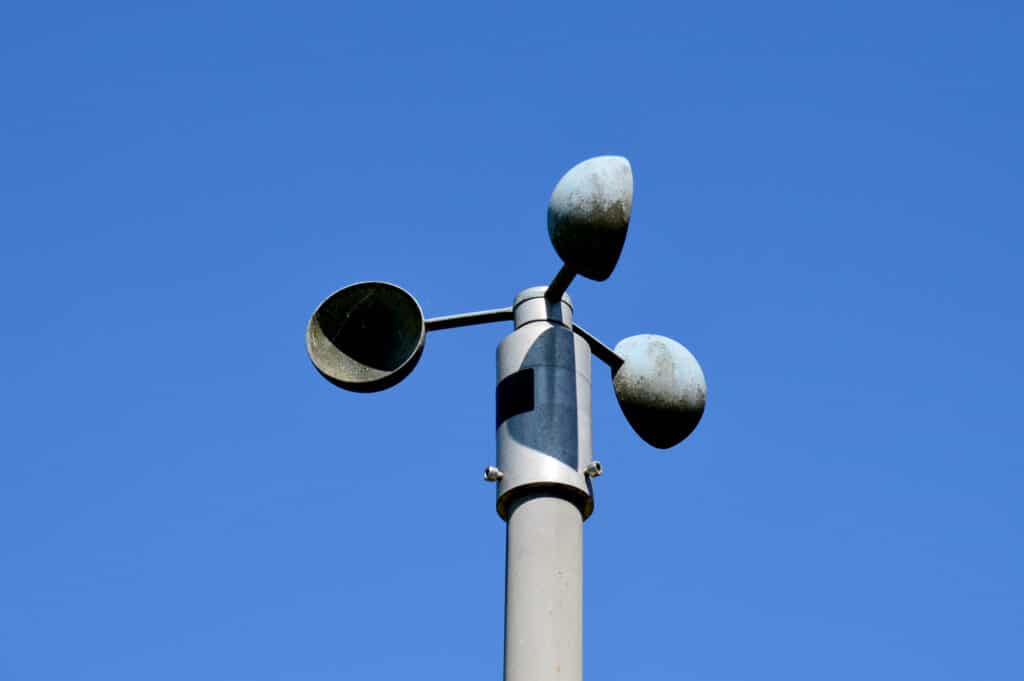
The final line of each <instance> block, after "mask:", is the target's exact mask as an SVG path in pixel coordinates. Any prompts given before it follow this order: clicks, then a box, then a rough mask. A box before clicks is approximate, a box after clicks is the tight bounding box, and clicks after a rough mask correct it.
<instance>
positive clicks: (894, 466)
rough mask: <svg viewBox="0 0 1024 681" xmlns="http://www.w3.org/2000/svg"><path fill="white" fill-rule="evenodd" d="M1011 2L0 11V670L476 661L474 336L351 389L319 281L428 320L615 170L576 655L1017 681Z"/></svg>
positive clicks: (1017, 238)
mask: <svg viewBox="0 0 1024 681" xmlns="http://www.w3.org/2000/svg"><path fill="white" fill-rule="evenodd" d="M1022 14H1024V12H1022V9H1021V6H1020V5H1019V4H1018V3H1009V2H1002V3H938V4H936V3H924V2H919V3H913V2H896V3H878V2H860V3H811V2H781V3H780V2H776V3H750V2H724V3H701V4H692V3H687V4H681V3H674V4H670V3H650V4H647V3H633V4H628V5H627V4H621V3H620V4H614V5H613V4H610V3H608V4H602V3H515V4H503V5H500V6H499V5H493V4H491V3H439V4H428V3H420V4H411V3H374V4H371V3H362V4H358V5H356V4H352V3H344V2H341V3H291V4H284V3H277V4H272V3H235V2H218V1H214V2H204V3H138V2H134V3H128V2H123V3H112V2H95V3H60V2H56V3H45V2H44V3H22V4H21V5H19V6H15V7H10V8H8V9H6V11H5V12H4V15H5V17H4V20H3V21H2V22H0V83H2V85H3V101H4V104H3V106H2V107H0V159H2V160H0V224H2V226H3V230H2V235H3V236H2V242H0V244H2V248H0V285H2V287H3V290H4V291H5V294H4V296H3V300H4V304H5V310H4V314H3V318H2V321H0V324H2V331H3V333H2V335H0V339H2V340H0V342H2V347H3V349H4V352H3V360H2V369H3V372H2V375H3V385H4V390H3V391H2V392H0V400H2V407H3V413H4V414H5V415H6V418H5V419H4V420H3V424H4V425H3V428H2V429H0V433H2V435H0V437H2V439H0V443H2V446H0V515H2V518H3V519H4V520H3V522H2V523H0V604H2V607H0V678H3V679H4V680H5V681H86V680H97V681H117V680H122V679H123V680H126V681H136V680H138V679H147V680H148V681H158V680H161V679H168V680H175V681H177V680H179V679H183V678H189V679H210V680H216V681H233V680H238V681H262V680H271V679H287V680H289V681H291V680H294V679H303V680H306V681H315V680H319V679H367V678H372V679H377V678H379V679H407V678H442V679H482V678H492V679H496V678H500V673H501V672H500V670H501V653H502V648H501V645H502V607H503V579H504V576H503V568H504V556H503V552H504V526H503V523H502V522H501V520H500V519H499V518H498V517H497V515H496V514H495V513H494V498H493V493H494V490H493V488H492V487H491V486H490V485H488V484H487V483H485V482H483V481H482V479H481V471H482V470H483V468H484V466H486V465H488V464H491V463H493V457H494V436H493V432H492V431H493V391H494V351H495V346H496V344H497V342H498V341H499V340H500V338H501V337H502V335H503V334H504V333H506V332H507V331H508V330H509V329H510V327H508V326H488V327H479V328H472V329H462V330H452V331H444V332H438V333H436V334H431V335H430V337H429V338H428V339H427V346H426V351H425V353H424V356H423V359H422V361H421V363H420V365H419V366H418V367H417V369H416V370H415V371H414V372H413V374H412V375H411V376H410V377H409V378H408V379H407V380H406V381H405V382H403V383H402V384H400V385H399V386H398V387H396V388H395V389H393V390H390V391H387V392H383V393H380V394H374V395H355V394H350V393H344V392H342V391H339V390H337V389H335V388H333V387H332V386H330V385H329V384H327V383H326V382H325V381H323V380H322V379H320V378H319V376H318V375H317V374H316V373H315V372H314V371H313V369H312V367H311V366H310V364H309V362H308V359H307V358H306V356H305V353H304V347H303V333H304V329H305V324H306V321H307V319H308V316H309V314H310V313H311V312H312V310H313V309H314V307H315V306H316V305H317V303H318V302H319V301H320V300H321V299H322V298H323V297H324V296H325V295H327V294H328V293H330V292H331V291H332V290H334V289H336V288H338V287H340V286H343V285H345V284H348V283H352V282H355V281H361V280H367V279H384V280H389V281H393V282H395V283H398V284H400V285H402V286H403V287H405V288H407V289H408V290H410V291H411V292H412V293H413V294H414V295H415V296H417V298H418V299H419V300H420V302H421V304H422V306H423V308H424V310H425V312H426V313H427V314H428V315H441V314H450V313H455V312H461V311H468V310H474V309H482V308H491V307H503V306H506V305H509V304H511V301H512V298H513V297H514V295H515V293H516V292H517V291H518V290H520V289H522V288H525V287H527V286H532V285H536V284H542V283H545V282H547V281H548V280H549V279H550V278H551V276H552V275H553V274H554V272H555V270H556V269H557V267H558V264H559V262H558V259H557V256H556V255H555V253H554V251H553V249H552V248H551V246H550V244H549V243H548V239H547V234H546V225H545V219H544V211H545V205H546V201H547V198H548V195H549V193H550V191H551V189H552V187H553V186H554V183H555V182H556V181H557V180H558V178H559V176H560V175H561V174H562V173H563V172H564V171H565V170H567V169H568V168H569V167H571V166H572V165H573V164H575V163H576V162H578V161H580V160H582V159H584V158H587V157H589V156H593V155H597V154H608V153H611V154H622V155H625V156H627V157H628V158H629V159H630V160H631V162H632V164H633V170H634V175H635V178H636V196H635V202H634V212H633V222H632V224H631V226H630V232H629V237H628V239H627V242H626V246H625V249H624V252H623V255H622V258H621V260H620V262H619V266H618V269H617V270H616V272H615V274H614V275H613V276H612V277H611V278H610V279H609V280H608V281H606V282H603V283H594V282H589V281H577V282H576V283H574V285H573V287H572V289H571V294H572V296H573V298H574V300H575V302H576V313H577V320H578V321H579V322H580V323H581V324H583V325H584V326H586V327H587V328H588V329H589V330H590V331H592V332H594V333H595V334H597V335H598V336H600V337H601V338H602V339H603V340H605V341H606V342H607V343H609V344H614V343H615V342H617V341H618V340H619V339H621V338H623V337H625V336H630V335H633V334H637V333H660V334H664V335H668V336H671V337H673V338H675V339H677V340H679V341H680V342H682V343H683V344H685V345H686V346H687V347H688V348H690V349H691V350H692V351H693V353H694V354H695V355H696V356H697V358H698V359H699V360H700V361H701V363H702V365H703V368H704V371H705V374H706V375H707V379H708V386H709V400H708V410H707V412H706V414H705V417H704V420H703V422H702V423H701V425H700V427H699V428H698V430H697V431H696V432H695V433H694V435H693V436H692V437H691V438H690V439H689V440H687V441H686V442H685V443H683V444H682V445H680V446H679V447H677V448H675V449H673V450H670V451H667V452H663V451H658V450H654V449H651V448H649V447H648V446H646V445H644V444H643V443H642V442H641V441H640V440H639V438H637V437H636V436H635V435H634V434H633V433H632V431H631V430H630V429H629V426H628V424H627V423H626V421H625V419H624V418H623V417H622V415H621V414H620V413H619V410H618V407H617V405H616V403H615V400H614V396H613V393H612V390H611V382H610V380H609V377H608V376H607V372H606V371H605V369H604V367H603V365H600V364H595V367H594V371H595V381H594V419H595V432H594V438H595V454H596V456H597V457H598V458H600V459H601V461H602V463H603V464H604V467H605V475H604V476H603V477H602V478H601V479H600V480H599V481H597V484H596V495H597V497H596V498H597V503H596V511H595V513H594V515H593V517H592V518H591V519H590V520H588V521H587V524H586V528H585V547H586V556H585V669H586V678H587V679H588V681H610V680H616V679H623V680H631V681H632V680H636V679H694V680H701V681H745V680H748V679H749V680H755V679H756V680H758V681H764V680H766V679H779V680H785V681H797V680H803V679H806V680H808V681H820V680H821V679H830V680H831V681H840V680H846V679H849V680H851V681H852V680H856V681H862V680H863V679H866V678H871V679H894V680H895V679H899V680H901V681H902V680H904V679H908V678H919V679H928V680H929V681H944V680H957V681H1003V680H1006V681H1010V680H1014V681H1016V680H1018V679H1020V678H1022V677H1024V662H1022V658H1021V654H1020V645H1021V640H1022V637H1024V584H1022V577H1021V575H1022V574H1024V548H1022V538H1024V517H1022V512H1024V502H1022V500H1021V489H1022V483H1024V464H1022V461H1021V453H1022V446H1021V438H1020V390H1019V386H1020V384H1021V380H1022V378H1024V376H1022V364H1024V363H1022V361H1021V357H1020V348H1021V344H1022V341H1024V321H1022V315H1021V306H1020V294H1021V290H1022V286H1021V279H1022V277H1021V274H1020V270H1021V261H1022V254H1024V248H1022V246H1024V238H1022V236H1021V226H1022V223H1024V221H1022V218H1024V209H1022V206H1021V181H1022V177H1024V164H1022V161H1021V159H1022V156H1024V133H1022V128H1021V121H1022V119H1024V96H1022V94H1021V87H1020V67H1021V64H1022V63H1024V61H1022V57H1024V54H1022V52H1024V50H1022V48H1021V40H1020V36H1021V34H1022V29H1024V21H1022V19H1024V16H1022Z"/></svg>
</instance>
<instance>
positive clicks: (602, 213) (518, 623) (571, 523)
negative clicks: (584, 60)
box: [306, 156, 707, 681]
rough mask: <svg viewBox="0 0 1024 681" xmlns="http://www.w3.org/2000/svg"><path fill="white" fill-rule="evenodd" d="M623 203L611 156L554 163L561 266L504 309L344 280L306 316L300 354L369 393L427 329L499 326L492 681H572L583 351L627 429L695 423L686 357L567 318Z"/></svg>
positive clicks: (696, 401)
mask: <svg viewBox="0 0 1024 681" xmlns="http://www.w3.org/2000/svg"><path fill="white" fill-rule="evenodd" d="M632 206H633V174H632V169H631V168H630V165H629V161H627V160H626V159H624V158H622V157H621V156H599V157H596V158H592V159H589V160H586V161H584V162H582V163H580V164H579V165H577V166H575V167H574V168H572V169H571V170H570V171H569V172H567V173H566V174H565V175H564V176H563V177H562V179H561V180H560V181H559V182H558V184H557V186H556V187H555V189H554V192H553V193H552V195H551V200H550V202H549V204H548V235H549V236H550V238H551V243H552V244H553V245H554V247H555V250H556V251H557V253H558V255H559V256H560V257H561V258H562V261H563V265H562V267H561V269H559V271H558V274H557V275H556V276H555V277H554V279H553V280H552V281H551V283H550V285H548V286H534V287H532V288H528V289H525V290H523V291H520V292H519V294H517V295H516V297H515V300H514V302H513V304H512V306H511V307H506V308H499V309H494V310H483V311H480V312H469V313H465V314H456V315H449V316H445V317H434V318H431V319H427V320H424V318H423V312H422V311H421V309H420V306H419V304H418V303H417V302H416V300H415V299H414V298H413V297H412V296H411V295H409V293H407V292H406V291H405V290H403V289H401V288H399V287H398V286H395V285H394V284H389V283H385V282H376V281H374V282H363V283H360V284H353V285H351V286H346V287H345V288H343V289H341V290H339V291H336V292H335V293H333V294H331V296H329V297H328V298H327V299H326V300H325V301H324V302H322V303H321V304H320V306H319V307H318V308H317V309H316V311H315V312H314V313H313V316H312V318H311V319H310V320H309V326H308V328H307V330H306V350H307V352H308V353H309V357H310V359H311V360H313V365H314V366H315V367H316V369H317V371H319V372H320V373H321V374H322V375H323V376H324V377H325V378H326V379H327V380H329V381H330V382H331V383H333V384H334V385H337V386H340V387H342V388H345V389H347V390H354V391H357V392H371V391H375V390H383V389H384V388H387V387H390V386H392V385H395V384H396V383H398V382H399V381H401V380H402V379H403V378H404V377H405V376H407V375H408V374H409V372H410V371H412V369H413V368H414V367H415V366H416V363H417V362H418V361H419V358H420V355H421V354H422V352H423V347H424V342H425V339H426V334H427V332H428V331H439V330H442V329H452V328H458V327H462V326H469V325H474V324H487V323H492V322H507V321H512V322H513V324H514V327H515V328H514V330H513V331H512V332H511V333H509V334H508V335H507V336H505V338H504V339H503V340H502V341H501V343H500V344H499V345H498V353H497V354H498V357H497V370H498V371H497V387H496V390H495V428H496V445H497V456H496V458H497V461H496V462H495V463H496V465H492V466H488V467H487V468H486V469H484V479H485V480H488V481H490V482H493V483H496V485H495V487H496V497H497V498H496V508H497V512H498V514H499V515H500V516H501V517H502V518H503V519H504V520H505V521H506V522H507V532H508V534H507V542H508V543H507V550H506V558H507V562H506V582H505V589H506V591H505V593H506V601H505V603H506V609H505V677H504V678H505V681H581V679H582V674H583V672H582V669H583V654H582V650H583V629H582V623H583V613H582V603H583V601H582V598H583V582H582V566H583V548H582V541H583V522H584V520H586V519H587V518H588V517H589V516H590V515H591V513H592V512H593V510H594V489H593V484H594V483H593V480H594V479H595V478H597V477H599V476H600V475H601V474H602V473H603V472H604V469H603V467H602V466H601V463H600V462H599V461H594V460H593V444H592V426H591V376H590V374H591V363H592V362H591V357H592V356H596V357H597V358H598V359H600V360H601V361H603V362H605V363H606V364H607V365H608V366H609V367H610V368H611V370H612V383H613V386H614V388H615V396H616V398H617V399H618V402H619V405H620V407H621V408H622V412H623V414H625V416H626V419H627V420H628V421H629V423H630V424H631V425H632V426H633V429H634V430H635V431H636V432H637V433H638V434H639V435H640V437H641V438H643V439H644V440H645V441H646V442H648V443H649V444H651V445H653V446H655V447H660V448H666V447H671V446H673V445H675V444H677V443H679V442H680V441H681V440H682V439H683V438H685V437H686V436H687V435H689V434H690V432H691V431H693V429H694V428H695V427H696V425H697V422H698V421H699V420H700V418H701V415H702V414H703V412H704V401H705V398H706V394H707V388H706V386H705V382H704V374H703V372H702V371H701V368H700V365H699V364H697V360H696V359H694V357H693V355H691V354H690V352H689V351H688V350H687V349H686V348H684V347H683V346H682V345H680V344H679V343H676V342H675V341H673V340H671V339H669V338H665V337H663V336H652V335H644V336H632V337H630V338H626V339H625V340H623V341H622V342H620V343H619V344H618V345H617V346H615V349H614V350H612V349H611V348H609V347H608V346H607V345H605V344H604V343H602V342H601V341H600V340H599V339H598V338H596V337H595V336H593V335H591V334H590V333H588V332H587V331H586V330H584V329H583V328H582V327H580V326H579V325H577V324H576V323H575V322H574V316H575V310H574V309H573V303H572V300H571V299H570V298H569V296H568V294H566V289H568V287H569V285H570V284H571V283H572V281H573V279H574V277H575V276H576V274H581V275H583V276H585V277H588V278H590V279H595V280H598V281H601V280H604V279H606V278H608V277H609V276H610V275H611V273H612V270H614V269H615V264H616V263H617V262H618V259H619V255H620V253H621V251H622V246H623V243H624V242H625V239H626V231H627V229H628V227H629V219H630V213H631V211H632Z"/></svg>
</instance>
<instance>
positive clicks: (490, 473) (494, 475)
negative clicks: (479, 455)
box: [484, 466, 505, 482]
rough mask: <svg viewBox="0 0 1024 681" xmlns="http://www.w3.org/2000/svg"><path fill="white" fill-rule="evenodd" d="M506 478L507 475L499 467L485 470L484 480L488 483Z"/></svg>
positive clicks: (489, 467) (490, 467)
mask: <svg viewBox="0 0 1024 681" xmlns="http://www.w3.org/2000/svg"><path fill="white" fill-rule="evenodd" d="M504 477H505V474H504V473H502V472H501V470H500V469H499V468H498V467H497V466H488V467H487V468H485V469H484V480H486V481H487V482H497V481H499V480H501V479H502V478H504Z"/></svg>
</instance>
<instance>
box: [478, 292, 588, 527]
mask: <svg viewBox="0 0 1024 681" xmlns="http://www.w3.org/2000/svg"><path fill="white" fill-rule="evenodd" d="M546 290H547V289H546V288H545V287H543V286H540V287H534V288H530V289H526V290H525V291H523V292H521V293H520V294H519V295H518V296H516V301H515V305H514V315H515V325H516V330H515V331H513V332H512V333H511V334H509V335H508V336H506V337H505V338H504V339H503V340H502V341H501V343H500V344H499V345H498V376H497V378H498V387H497V394H496V405H497V409H496V414H497V417H496V424H497V449H498V452H497V458H498V461H497V465H498V469H500V471H501V473H502V477H501V480H500V482H499V484H498V490H497V494H498V501H497V510H498V514H499V515H500V516H501V517H502V518H504V519H506V520H508V515H509V508H510V504H511V503H512V502H513V501H514V500H515V499H517V498H518V497H519V496H521V495H523V494H528V493H534V492H541V491H544V492H546V493H548V494H550V495H552V496H560V497H563V498H565V499H567V500H569V501H571V502H572V503H574V504H575V505H576V506H577V508H579V509H580V512H581V513H582V514H583V517H584V518H586V517H588V516H589V515H590V514H591V512H592V511H593V508H594V504H593V492H592V488H591V485H590V479H589V478H588V477H587V475H586V473H585V470H586V469H587V467H588V466H589V465H590V463H591V461H592V460H593V443H592V429H591V420H590V419H591V404H590V392H591V388H590V364H591V360H590V346H589V345H587V343H586V341H584V340H583V339H582V338H580V337H579V336H578V335H577V334H575V333H573V331H572V302H571V300H570V299H569V298H568V296H563V298H562V300H561V301H555V302H552V301H548V300H546V299H545V298H544V293H545V291H546Z"/></svg>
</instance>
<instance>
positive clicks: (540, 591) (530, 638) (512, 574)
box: [505, 494, 583, 681]
mask: <svg viewBox="0 0 1024 681" xmlns="http://www.w3.org/2000/svg"><path fill="white" fill-rule="evenodd" d="M506 551H507V553H506V557H505V560H506V563H505V565H506V571H505V681H582V679H583V516H582V515H581V514H580V511H579V509H578V508H576V506H575V505H573V504H572V503H570V502H568V501H566V500H564V499H561V498H559V497H553V496H546V495H544V494H536V495H533V494H528V495H525V496H522V497H520V498H519V499H517V500H516V501H514V502H513V503H512V504H511V508H510V512H509V518H508V541H507V545H506Z"/></svg>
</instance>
